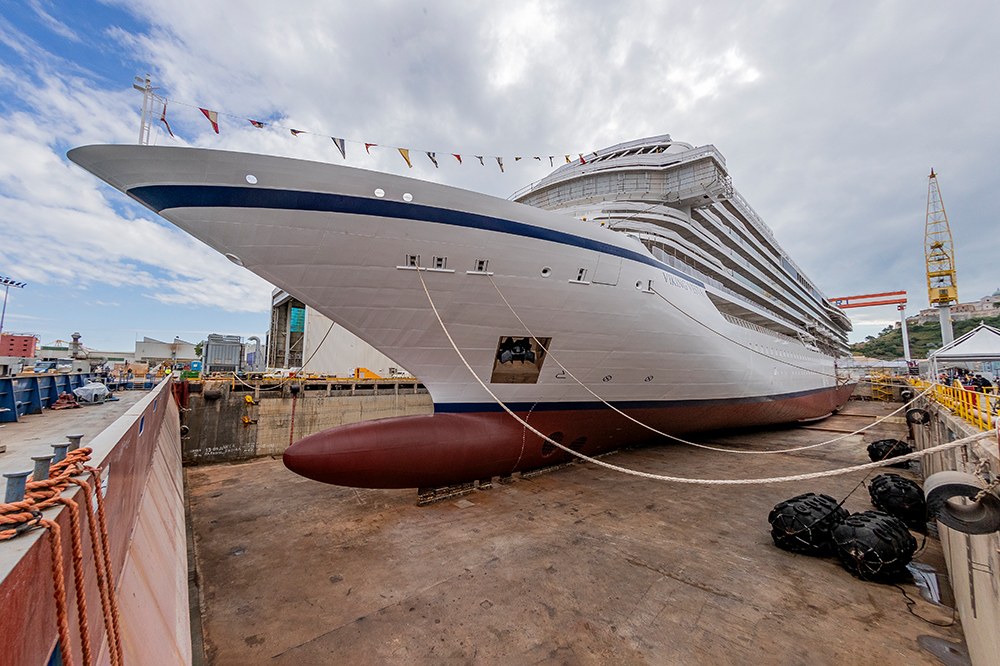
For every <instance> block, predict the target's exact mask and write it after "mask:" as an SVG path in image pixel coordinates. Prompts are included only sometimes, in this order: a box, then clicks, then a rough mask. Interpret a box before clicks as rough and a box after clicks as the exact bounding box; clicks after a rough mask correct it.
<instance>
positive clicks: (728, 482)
mask: <svg viewBox="0 0 1000 666" xmlns="http://www.w3.org/2000/svg"><path fill="white" fill-rule="evenodd" d="M416 273H417V277H419V278H420V284H421V286H423V288H424V294H426V295H427V302H428V303H430V306H431V310H432V311H433V312H434V316H435V317H436V318H437V320H438V324H440V325H441V330H442V331H444V334H445V337H447V338H448V342H449V343H451V347H452V349H454V350H455V353H456V354H458V357H459V358H460V359H461V360H462V363H463V364H464V365H465V367H466V368H467V369H468V370H469V372H470V373H472V376H473V377H475V378H476V381H477V382H479V385H480V386H482V387H483V389H484V390H485V391H486V392H487V393H489V394H490V397H491V398H493V399H494V400H495V401H496V403H497V404H498V405H500V407H501V408H502V409H503V410H504V411H505V412H507V413H508V414H510V415H511V416H512V417H514V419H515V420H516V421H517V422H518V423H520V424H521V425H522V426H524V427H525V428H527V429H528V430H530V431H531V432H533V433H534V434H536V435H538V436H539V437H541V438H542V439H543V440H545V441H546V442H548V443H550V444H552V445H553V446H555V447H557V448H559V449H562V450H563V451H565V452H566V453H569V454H570V455H573V456H576V457H577V458H580V459H581V460H586V461H587V462H589V463H593V464H595V465H598V466H600V467H604V468H606V469H610V470H612V471H615V472H621V473H622V474H629V475H631V476H638V477H640V478H644V479H653V480H655V481H670V482H673V483H687V484H694V485H708V486H746V485H755V484H765V483H783V482H787V481H807V480H810V479H820V478H824V477H828V476H840V475H842V474H851V473H852V472H859V471H862V470H868V469H874V468H876V467H885V466H887V465H894V464H896V463H900V462H904V461H907V460H915V459H917V458H920V457H923V456H926V455H930V454H931V453H939V452H941V451H947V450H949V449H954V448H957V447H959V446H964V445H965V444H969V443H971V442H975V441H978V440H980V439H985V438H986V437H990V436H995V435H996V433H997V431H996V430H990V431H988V432H982V433H979V434H976V435H972V436H970V437H963V438H962V439H956V440H955V441H953V442H947V443H945V444H939V445H938V446H932V447H930V448H927V449H924V450H922V451H917V452H915V453H909V454H906V455H902V456H896V457H894V458H890V459H887V460H880V461H878V462H872V463H867V464H864V465H854V466H852V467H842V468H840V469H833V470H829V471H826V472H812V473H809V474H795V475H792V476H775V477H769V478H763V479H689V478H685V477H680V476H666V475H663V474H652V473H650V472H640V471H638V470H634V469H628V468H627V467H619V466H618V465H612V464H611V463H606V462H604V461H603V460H598V459H596V458H591V457H590V456H587V455H584V454H582V453H580V452H579V451H574V450H573V449H571V448H569V447H568V446H563V445H562V444H561V443H560V442H557V441H555V440H554V439H552V438H551V437H548V436H546V435H543V434H542V433H541V432H539V431H538V430H537V429H536V428H534V427H532V426H531V425H529V424H528V422H527V421H525V420H524V419H522V418H521V417H519V416H518V415H517V414H515V413H514V412H513V411H512V410H511V409H510V407H508V406H507V405H506V404H505V403H504V402H503V400H501V399H500V398H499V397H497V395H496V394H495V393H493V391H491V390H490V388H489V387H488V386H487V385H486V383H485V382H483V380H482V379H480V377H479V375H478V374H476V371H475V370H473V369H472V366H471V365H469V361H468V360H466V358H465V355H464V354H463V353H462V350H461V349H459V348H458V345H457V344H455V340H454V339H453V338H452V337H451V333H449V332H448V327H447V326H445V323H444V320H442V319H441V314H440V313H439V312H438V309H437V306H436V305H435V304H434V299H433V298H431V292H430V291H429V290H428V289H427V283H426V282H424V276H423V275H421V271H420V270H418V271H416Z"/></svg>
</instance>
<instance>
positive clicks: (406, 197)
mask: <svg viewBox="0 0 1000 666" xmlns="http://www.w3.org/2000/svg"><path fill="white" fill-rule="evenodd" d="M403 201H406V202H407V203H409V202H410V201H413V195H412V194H410V193H409V192H407V193H406V194H404V195H403Z"/></svg>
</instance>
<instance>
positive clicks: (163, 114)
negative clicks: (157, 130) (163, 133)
mask: <svg viewBox="0 0 1000 666" xmlns="http://www.w3.org/2000/svg"><path fill="white" fill-rule="evenodd" d="M160 122H161V123H163V124H164V125H166V126H167V131H168V132H170V136H173V135H174V133H173V131H172V130H171V129H170V123H168V122H167V102H166V100H164V101H163V111H162V112H161V113H160Z"/></svg>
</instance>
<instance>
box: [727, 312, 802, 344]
mask: <svg viewBox="0 0 1000 666" xmlns="http://www.w3.org/2000/svg"><path fill="white" fill-rule="evenodd" d="M721 314H722V316H723V317H725V318H726V321H728V322H729V323H730V324H736V325H737V326H742V327H743V328H746V329H749V330H751V331H757V332H758V333H764V334H765V335H770V336H771V337H772V338H778V339H779V340H784V341H785V342H795V343H801V342H802V341H801V340H799V339H798V338H793V337H792V336H790V335H785V334H784V333H778V332H777V331H772V330H771V329H769V328H767V327H766V326H761V325H760V324H754V323H752V322H749V321H747V320H746V319H740V318H739V317H734V316H733V315H731V314H728V313H725V312H722V313H721ZM803 346H805V345H804V344H803Z"/></svg>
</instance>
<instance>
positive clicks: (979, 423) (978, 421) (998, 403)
mask: <svg viewBox="0 0 1000 666" xmlns="http://www.w3.org/2000/svg"><path fill="white" fill-rule="evenodd" d="M910 384H912V385H913V386H914V387H916V388H918V389H920V390H924V389H927V388H929V387H930V386H932V384H931V382H928V381H924V380H922V379H916V378H910ZM933 386H934V390H933V391H931V392H930V393H928V394H927V395H928V397H930V398H931V399H932V400H934V401H935V402H937V403H938V404H940V405H942V406H944V407H946V408H947V409H950V410H951V411H953V412H954V413H955V414H957V415H958V416H959V417H961V418H962V419H964V420H966V421H968V422H969V423H971V424H972V425H974V426H976V427H977V428H979V429H980V430H992V429H993V422H994V419H996V414H997V411H998V409H1000V396H997V395H992V394H989V393H979V392H978V391H972V390H970V389H967V388H963V387H961V386H944V385H942V384H933Z"/></svg>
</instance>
